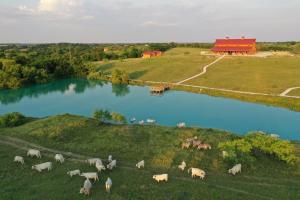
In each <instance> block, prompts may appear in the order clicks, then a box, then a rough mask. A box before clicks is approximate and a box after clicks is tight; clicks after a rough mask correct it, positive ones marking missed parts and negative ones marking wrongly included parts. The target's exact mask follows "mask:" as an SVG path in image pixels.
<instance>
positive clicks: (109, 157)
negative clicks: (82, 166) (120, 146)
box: [107, 155, 113, 163]
mask: <svg viewBox="0 0 300 200" xmlns="http://www.w3.org/2000/svg"><path fill="white" fill-rule="evenodd" d="M107 160H108V162H109V163H110V162H111V161H112V160H113V159H112V155H109V156H108V159H107Z"/></svg>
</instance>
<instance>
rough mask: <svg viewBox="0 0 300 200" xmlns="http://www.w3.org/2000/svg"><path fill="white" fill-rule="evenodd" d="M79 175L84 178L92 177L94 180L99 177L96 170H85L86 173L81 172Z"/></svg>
mask: <svg viewBox="0 0 300 200" xmlns="http://www.w3.org/2000/svg"><path fill="white" fill-rule="evenodd" d="M80 176H83V177H85V178H86V179H94V181H98V180H99V177H98V174H97V172H86V173H81V174H80Z"/></svg>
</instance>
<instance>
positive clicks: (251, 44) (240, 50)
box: [212, 37, 256, 54]
mask: <svg viewBox="0 0 300 200" xmlns="http://www.w3.org/2000/svg"><path fill="white" fill-rule="evenodd" d="M212 51H213V52H214V53H220V54H224V53H228V54H255V53H256V39H248V38H244V37H242V38H240V39H230V38H226V39H217V40H216V42H215V45H214V47H213V48H212Z"/></svg>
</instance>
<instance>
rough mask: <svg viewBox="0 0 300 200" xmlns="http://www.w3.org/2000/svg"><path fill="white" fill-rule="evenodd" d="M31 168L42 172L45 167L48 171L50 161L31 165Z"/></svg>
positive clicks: (50, 164)
mask: <svg viewBox="0 0 300 200" xmlns="http://www.w3.org/2000/svg"><path fill="white" fill-rule="evenodd" d="M31 168H32V169H35V170H37V171H38V172H42V171H43V170H45V169H47V170H48V171H50V170H51V169H52V162H45V163H41V164H38V165H33V166H32V167H31Z"/></svg>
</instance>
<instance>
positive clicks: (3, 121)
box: [0, 112, 26, 127]
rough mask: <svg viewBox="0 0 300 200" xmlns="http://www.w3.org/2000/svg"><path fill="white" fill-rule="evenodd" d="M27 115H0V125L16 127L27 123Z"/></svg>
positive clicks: (14, 113)
mask: <svg viewBox="0 0 300 200" xmlns="http://www.w3.org/2000/svg"><path fill="white" fill-rule="evenodd" d="M25 119H26V118H25V116H23V115H22V114H20V113H17V112H13V113H8V114H5V115H3V116H1V117H0V127H14V126H19V125H22V124H24V123H25Z"/></svg>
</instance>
